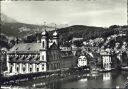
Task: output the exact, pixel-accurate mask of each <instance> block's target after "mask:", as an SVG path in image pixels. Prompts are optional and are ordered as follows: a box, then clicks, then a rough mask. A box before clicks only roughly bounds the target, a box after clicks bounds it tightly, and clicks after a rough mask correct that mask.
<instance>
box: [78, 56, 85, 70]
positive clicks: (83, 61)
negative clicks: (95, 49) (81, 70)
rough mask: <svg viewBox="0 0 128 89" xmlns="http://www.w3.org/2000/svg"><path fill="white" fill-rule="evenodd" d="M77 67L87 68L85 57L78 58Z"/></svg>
mask: <svg viewBox="0 0 128 89" xmlns="http://www.w3.org/2000/svg"><path fill="white" fill-rule="evenodd" d="M77 66H78V67H82V66H87V58H86V56H85V55H81V56H80V57H79V58H78V64H77Z"/></svg>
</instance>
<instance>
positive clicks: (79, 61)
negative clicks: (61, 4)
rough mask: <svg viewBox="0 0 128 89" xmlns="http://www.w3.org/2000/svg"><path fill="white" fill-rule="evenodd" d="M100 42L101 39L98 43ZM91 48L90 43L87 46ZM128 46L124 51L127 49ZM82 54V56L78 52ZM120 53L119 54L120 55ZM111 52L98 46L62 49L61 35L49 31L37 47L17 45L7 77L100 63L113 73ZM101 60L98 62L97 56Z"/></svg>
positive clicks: (9, 56)
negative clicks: (60, 43) (50, 33)
mask: <svg viewBox="0 0 128 89" xmlns="http://www.w3.org/2000/svg"><path fill="white" fill-rule="evenodd" d="M76 40H83V39H82V38H78V39H77V38H74V39H73V41H76ZM98 40H99V39H98ZM100 40H102V39H100ZM86 44H87V43H86ZM126 46H127V45H126V43H124V46H123V48H122V49H126ZM78 50H81V51H80V53H79V56H76V54H77V53H78V52H77V51H78ZM116 52H117V51H116ZM111 53H112V52H111V50H110V49H109V48H108V50H102V48H99V47H96V46H95V47H94V46H87V45H86V46H83V47H76V46H75V45H73V44H72V45H71V47H61V46H60V45H59V35H58V33H57V31H55V32H54V33H53V34H52V37H50V35H49V34H48V32H47V31H46V30H45V31H43V32H42V33H41V39H38V40H37V42H35V43H17V44H15V45H14V46H13V47H12V48H11V49H10V50H9V51H7V56H6V59H7V60H6V66H7V71H6V73H7V74H9V75H16V74H27V73H36V72H47V71H55V70H61V69H69V68H73V67H83V66H92V67H93V66H97V64H96V63H99V62H100V64H101V65H100V68H101V69H104V70H107V71H108V70H111V69H112V67H113V66H112V64H113V63H114V62H113V57H112V54H111ZM95 54H99V56H98V57H97V58H96V56H97V55H95Z"/></svg>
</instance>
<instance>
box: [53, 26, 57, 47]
mask: <svg viewBox="0 0 128 89" xmlns="http://www.w3.org/2000/svg"><path fill="white" fill-rule="evenodd" d="M56 30H57V29H56V24H55V32H54V33H53V42H55V43H56V45H57V46H58V33H57V31H56Z"/></svg>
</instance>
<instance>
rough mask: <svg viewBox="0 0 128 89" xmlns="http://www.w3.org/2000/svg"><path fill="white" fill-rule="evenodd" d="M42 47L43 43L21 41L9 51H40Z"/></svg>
mask: <svg viewBox="0 0 128 89" xmlns="http://www.w3.org/2000/svg"><path fill="white" fill-rule="evenodd" d="M40 49H41V43H20V44H16V45H14V47H12V48H11V49H10V50H9V52H13V51H26V52H27V51H39V50H40Z"/></svg>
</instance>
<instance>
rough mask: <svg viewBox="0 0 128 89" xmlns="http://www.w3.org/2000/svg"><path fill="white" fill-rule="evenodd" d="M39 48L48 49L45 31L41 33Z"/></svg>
mask: <svg viewBox="0 0 128 89" xmlns="http://www.w3.org/2000/svg"><path fill="white" fill-rule="evenodd" d="M41 36H42V37H41V48H42V49H43V50H47V49H48V33H47V31H46V30H45V31H43V32H42V34H41Z"/></svg>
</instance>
